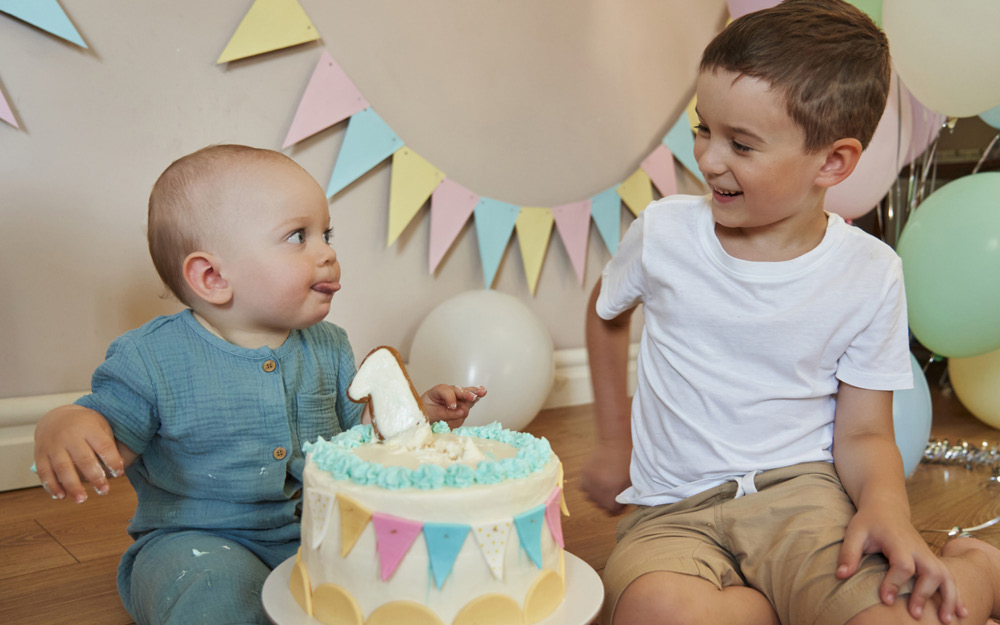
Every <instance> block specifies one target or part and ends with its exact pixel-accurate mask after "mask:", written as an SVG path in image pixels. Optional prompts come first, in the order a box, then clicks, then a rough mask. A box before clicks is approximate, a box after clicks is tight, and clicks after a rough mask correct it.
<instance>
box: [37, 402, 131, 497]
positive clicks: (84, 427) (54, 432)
mask: <svg viewBox="0 0 1000 625" xmlns="http://www.w3.org/2000/svg"><path fill="white" fill-rule="evenodd" d="M131 459H132V458H130V460H131ZM105 469H107V472H106V471H105ZM35 471H36V473H38V479H39V480H41V482H42V486H43V487H44V488H45V490H47V491H48V492H49V493H50V494H51V495H52V497H53V498H55V499H63V498H65V497H66V496H67V495H68V496H69V497H70V498H71V499H72V500H73V501H75V502H76V503H83V502H84V501H86V500H87V491H86V489H85V488H84V486H83V484H82V481H88V482H90V483H91V485H92V486H93V487H94V490H95V491H96V492H97V493H98V494H100V495H106V494H107V493H108V491H109V489H110V486H109V485H108V479H107V476H108V474H110V475H111V477H118V476H119V475H122V473H124V471H125V461H124V460H123V459H122V455H121V453H119V448H118V445H117V442H116V441H115V437H114V434H113V433H112V431H111V426H110V425H108V421H107V419H105V418H104V416H103V415H101V414H100V413H99V412H95V411H93V410H90V409H89V408H84V407H83V406H63V407H61V408H56V409H55V410H53V411H52V412H50V413H48V414H46V415H45V416H44V417H42V419H41V420H40V421H39V422H38V425H37V426H36V427H35Z"/></svg>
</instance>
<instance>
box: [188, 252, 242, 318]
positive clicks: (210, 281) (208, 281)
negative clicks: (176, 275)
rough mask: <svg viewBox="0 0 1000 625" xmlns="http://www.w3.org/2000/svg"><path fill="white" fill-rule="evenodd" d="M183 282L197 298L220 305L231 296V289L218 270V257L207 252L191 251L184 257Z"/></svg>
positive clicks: (226, 301)
mask: <svg viewBox="0 0 1000 625" xmlns="http://www.w3.org/2000/svg"><path fill="white" fill-rule="evenodd" d="M183 271H184V282H186V283H187V285H188V288H189V289H191V292H192V293H194V295H196V296H197V297H198V298H199V299H202V300H204V301H206V302H208V303H209V304H215V305H217V306H222V305H225V304H227V303H229V300H231V299H232V298H233V289H232V287H230V286H229V283H228V282H226V279H225V278H223V277H222V274H221V273H220V271H219V259H218V257H216V256H215V255H214V254H211V253H209V252H191V253H190V254H188V256H187V258H185V259H184V264H183Z"/></svg>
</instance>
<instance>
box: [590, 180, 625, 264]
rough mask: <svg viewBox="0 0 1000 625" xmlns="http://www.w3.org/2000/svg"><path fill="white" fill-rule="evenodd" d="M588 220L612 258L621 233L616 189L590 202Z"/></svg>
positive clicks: (619, 200)
mask: <svg viewBox="0 0 1000 625" xmlns="http://www.w3.org/2000/svg"><path fill="white" fill-rule="evenodd" d="M590 218H591V219H593V220H594V225H596V226H597V231H598V232H599V233H600V234H601V238H602V239H604V245H605V246H607V248H608V251H609V252H611V255H612V256H614V255H615V252H617V251H618V241H620V240H621V231H622V221H621V220H622V198H621V197H620V196H619V195H618V190H617V188H616V187H611V188H610V189H608V190H607V191H602V192H600V193H598V194H597V195H595V196H594V197H593V198H591V200H590Z"/></svg>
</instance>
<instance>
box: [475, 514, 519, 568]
mask: <svg viewBox="0 0 1000 625" xmlns="http://www.w3.org/2000/svg"><path fill="white" fill-rule="evenodd" d="M472 533H473V535H474V536H475V537H476V542H477V543H478V544H479V550H480V551H481V552H482V554H483V557H484V558H486V564H487V565H488V566H489V567H490V570H491V571H493V576H494V577H496V578H497V579H500V580H502V579H503V559H504V554H506V552H507V536H508V535H509V534H510V520H509V519H508V520H504V521H495V522H493V523H483V524H482V525H479V526H474V527H473V528H472Z"/></svg>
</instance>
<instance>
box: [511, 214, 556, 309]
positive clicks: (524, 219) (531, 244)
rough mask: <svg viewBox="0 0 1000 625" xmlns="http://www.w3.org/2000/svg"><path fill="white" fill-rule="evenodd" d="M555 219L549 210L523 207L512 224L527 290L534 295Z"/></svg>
mask: <svg viewBox="0 0 1000 625" xmlns="http://www.w3.org/2000/svg"><path fill="white" fill-rule="evenodd" d="M554 223H555V217H554V216H553V215H552V209H551V208H536V207H531V206H524V207H522V208H521V212H520V213H519V214H518V216H517V221H515V222H514V228H516V229H517V241H518V244H519V245H520V246H521V260H522V261H523V262H524V274H525V276H526V277H527V278H528V288H530V289H531V294H532V295H534V294H535V287H537V286H538V276H539V274H541V273H542V262H543V261H544V260H545V250H546V249H548V247H549V239H550V238H551V237H552V224H554Z"/></svg>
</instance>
